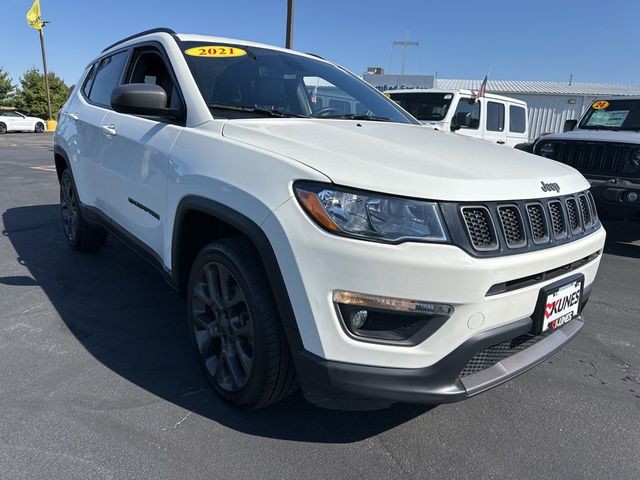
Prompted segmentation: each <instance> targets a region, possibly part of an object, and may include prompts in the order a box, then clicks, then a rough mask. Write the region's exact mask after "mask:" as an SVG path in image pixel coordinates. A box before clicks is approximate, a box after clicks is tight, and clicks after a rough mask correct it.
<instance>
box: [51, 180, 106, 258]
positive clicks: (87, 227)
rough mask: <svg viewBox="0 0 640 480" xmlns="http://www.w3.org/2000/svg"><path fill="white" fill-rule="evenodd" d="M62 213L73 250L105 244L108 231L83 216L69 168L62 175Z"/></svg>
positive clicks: (93, 247) (87, 248)
mask: <svg viewBox="0 0 640 480" xmlns="http://www.w3.org/2000/svg"><path fill="white" fill-rule="evenodd" d="M60 213H61V215H62V228H63V230H64V236H65V237H66V239H67V243H68V244H69V246H70V247H71V248H72V249H73V250H77V251H80V252H91V251H95V250H98V249H99V248H100V247H102V246H103V245H104V242H105V241H106V240H107V231H106V230H105V229H104V228H102V227H100V226H98V225H92V224H89V223H87V221H86V220H85V219H84V218H83V217H82V214H81V213H80V205H79V202H78V194H77V192H76V187H75V184H74V183H73V177H72V175H71V171H70V170H69V169H68V168H67V169H65V170H63V172H62V174H61V175H60Z"/></svg>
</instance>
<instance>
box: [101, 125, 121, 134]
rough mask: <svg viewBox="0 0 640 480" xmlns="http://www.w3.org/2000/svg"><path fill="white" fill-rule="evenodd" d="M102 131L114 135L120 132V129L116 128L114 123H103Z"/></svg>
mask: <svg viewBox="0 0 640 480" xmlns="http://www.w3.org/2000/svg"><path fill="white" fill-rule="evenodd" d="M102 131H103V132H104V133H106V134H107V135H109V136H110V137H114V136H116V135H117V134H118V131H117V130H116V127H115V126H114V125H102Z"/></svg>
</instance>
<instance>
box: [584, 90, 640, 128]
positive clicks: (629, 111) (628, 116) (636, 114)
mask: <svg viewBox="0 0 640 480" xmlns="http://www.w3.org/2000/svg"><path fill="white" fill-rule="evenodd" d="M580 128H585V129H593V130H640V100H639V99H637V98H634V99H612V100H598V101H596V102H594V103H593V104H592V105H591V108H590V109H589V111H588V112H587V113H586V114H585V116H584V117H583V118H582V121H581V122H580Z"/></svg>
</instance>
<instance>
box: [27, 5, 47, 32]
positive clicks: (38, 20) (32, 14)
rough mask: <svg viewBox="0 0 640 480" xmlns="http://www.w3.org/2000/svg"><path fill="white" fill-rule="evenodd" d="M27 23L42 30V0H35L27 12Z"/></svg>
mask: <svg viewBox="0 0 640 480" xmlns="http://www.w3.org/2000/svg"><path fill="white" fill-rule="evenodd" d="M27 23H28V24H29V26H30V27H31V28H35V29H36V30H42V27H44V22H43V21H42V14H41V13H40V0H33V5H31V8H30V9H29V11H28V12H27Z"/></svg>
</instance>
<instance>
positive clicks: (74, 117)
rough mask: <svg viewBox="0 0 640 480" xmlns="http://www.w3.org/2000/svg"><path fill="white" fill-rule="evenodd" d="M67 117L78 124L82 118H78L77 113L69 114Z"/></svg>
mask: <svg viewBox="0 0 640 480" xmlns="http://www.w3.org/2000/svg"><path fill="white" fill-rule="evenodd" d="M67 116H68V117H69V118H70V119H71V120H73V121H74V122H77V121H78V120H79V119H80V117H79V116H78V114H77V113H75V112H73V113H67Z"/></svg>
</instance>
